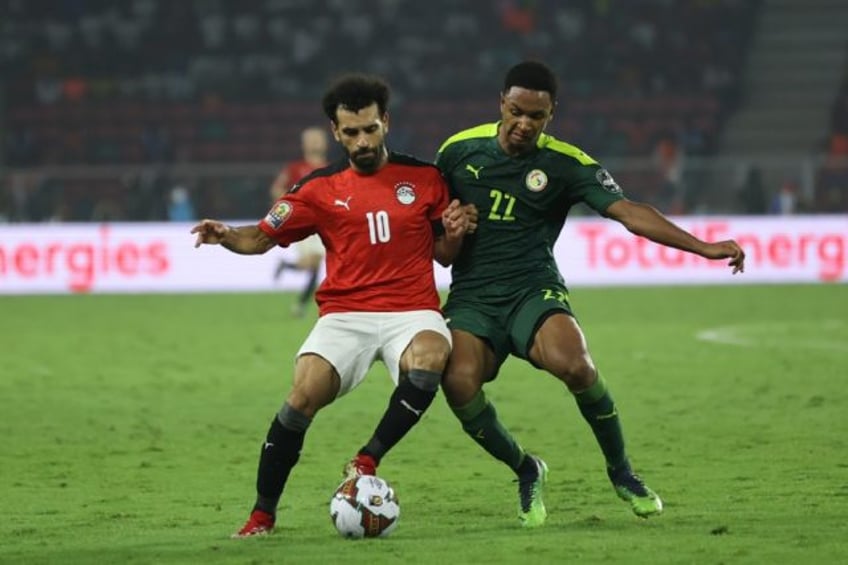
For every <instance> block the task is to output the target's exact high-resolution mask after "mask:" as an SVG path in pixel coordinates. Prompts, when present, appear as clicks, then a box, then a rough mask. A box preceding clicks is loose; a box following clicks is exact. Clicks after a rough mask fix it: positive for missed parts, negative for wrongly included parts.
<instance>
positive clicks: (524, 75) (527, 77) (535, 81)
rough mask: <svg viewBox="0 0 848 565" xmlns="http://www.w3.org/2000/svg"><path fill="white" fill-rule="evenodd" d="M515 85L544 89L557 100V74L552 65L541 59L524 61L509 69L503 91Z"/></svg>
mask: <svg viewBox="0 0 848 565" xmlns="http://www.w3.org/2000/svg"><path fill="white" fill-rule="evenodd" d="M513 86H520V87H521V88H527V89H530V90H540V91H544V92H547V93H548V94H550V95H551V100H556V95H557V79H556V75H554V72H553V71H552V70H551V69H550V67H548V66H547V65H546V64H544V63H540V62H539V61H524V62H522V63H518V64H517V65H515V66H514V67H512V68H511V69H509V71H507V73H506V78H504V87H503V92H504V93H505V92H506V91H508V90H509V89H510V88H512V87H513Z"/></svg>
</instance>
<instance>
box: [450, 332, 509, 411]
mask: <svg viewBox="0 0 848 565" xmlns="http://www.w3.org/2000/svg"><path fill="white" fill-rule="evenodd" d="M451 333H452V334H453V349H452V351H451V354H450V358H449V359H448V365H447V367H446V369H445V374H444V376H443V377H442V390H443V391H444V393H445V398H446V399H447V401H448V404H449V405H450V406H453V407H459V406H465V405H466V404H468V403H469V402H471V401H472V400H474V397H475V396H476V395H477V393H478V392H480V390H481V389H482V388H483V385H484V384H485V383H486V382H488V381H491V380H493V379H494V378H495V376H496V375H497V372H498V367H499V366H500V363H499V361H498V359H497V358H496V357H495V353H494V351H493V350H492V348H491V346H490V344H489V343H488V342H486V341H485V340H483V339H481V338H480V337H478V336H476V335H474V334H471V333H469V332H467V331H465V330H451Z"/></svg>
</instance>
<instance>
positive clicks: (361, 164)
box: [348, 145, 385, 173]
mask: <svg viewBox="0 0 848 565" xmlns="http://www.w3.org/2000/svg"><path fill="white" fill-rule="evenodd" d="M384 154H385V147H384V146H383V145H378V146H377V147H367V148H365V149H360V150H358V151H356V152H354V153H349V154H348V157H349V158H350V160H351V162H352V163H353V164H354V165H356V168H357V169H359V170H360V171H362V172H363V173H373V172H376V171H377V169H379V168H380V166H381V165H382V164H383V155H384Z"/></svg>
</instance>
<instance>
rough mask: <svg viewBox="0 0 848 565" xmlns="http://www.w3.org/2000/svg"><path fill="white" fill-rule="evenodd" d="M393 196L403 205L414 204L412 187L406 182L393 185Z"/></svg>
mask: <svg viewBox="0 0 848 565" xmlns="http://www.w3.org/2000/svg"><path fill="white" fill-rule="evenodd" d="M395 196H397V199H398V202H400V203H401V204H403V205H406V206H408V205H410V204H412V203H413V202H415V190H414V186H413V185H412V184H411V183H408V182H399V183H398V184H396V185H395Z"/></svg>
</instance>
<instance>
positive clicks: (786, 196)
mask: <svg viewBox="0 0 848 565" xmlns="http://www.w3.org/2000/svg"><path fill="white" fill-rule="evenodd" d="M797 206H798V183H797V182H796V181H795V180H792V179H787V180H786V181H784V182H783V184H782V185H781V186H780V190H778V191H777V194H775V195H774V197H773V198H772V204H771V212H772V213H773V214H779V215H781V216H789V215H791V214H794V213H795V212H796V209H797Z"/></svg>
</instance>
